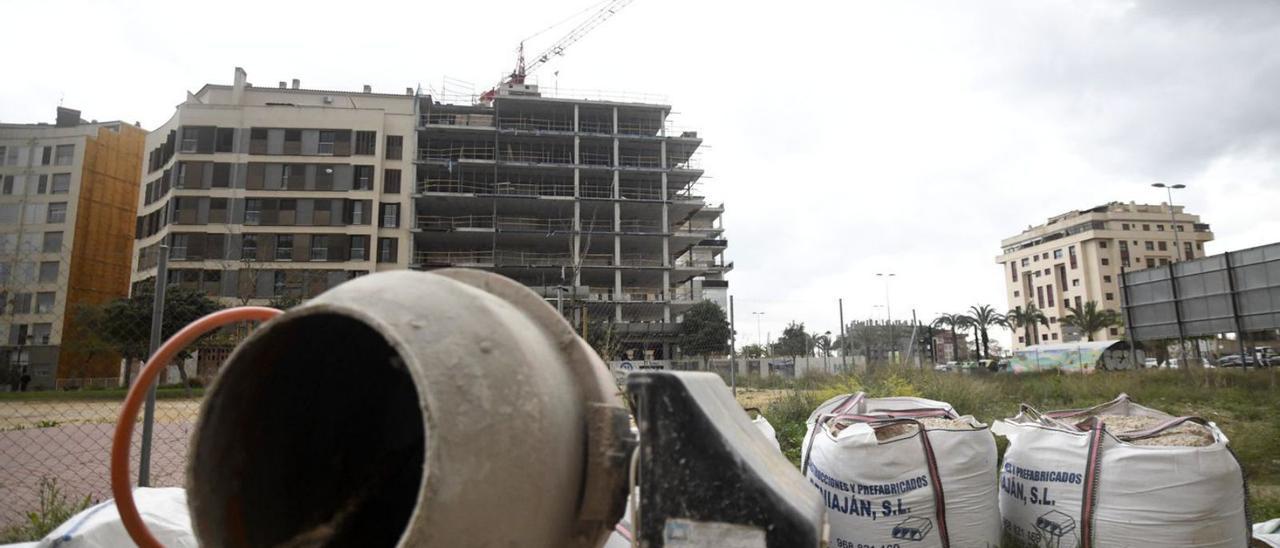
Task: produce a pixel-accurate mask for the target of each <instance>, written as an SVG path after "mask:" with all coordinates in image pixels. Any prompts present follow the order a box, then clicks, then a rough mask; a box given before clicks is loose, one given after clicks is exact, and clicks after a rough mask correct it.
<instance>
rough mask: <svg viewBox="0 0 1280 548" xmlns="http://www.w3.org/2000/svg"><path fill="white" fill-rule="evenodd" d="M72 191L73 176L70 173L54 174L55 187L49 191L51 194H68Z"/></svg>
mask: <svg viewBox="0 0 1280 548" xmlns="http://www.w3.org/2000/svg"><path fill="white" fill-rule="evenodd" d="M70 191H71V174H70V173H54V174H53V187H52V188H50V189H49V193H50V194H66V193H68V192H70Z"/></svg>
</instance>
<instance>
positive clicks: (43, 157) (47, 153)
mask: <svg viewBox="0 0 1280 548" xmlns="http://www.w3.org/2000/svg"><path fill="white" fill-rule="evenodd" d="M52 161H53V147H44V150H43V151H42V152H41V154H40V165H42V166H47V165H49V162H52Z"/></svg>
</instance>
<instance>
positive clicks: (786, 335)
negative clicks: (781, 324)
mask: <svg viewBox="0 0 1280 548" xmlns="http://www.w3.org/2000/svg"><path fill="white" fill-rule="evenodd" d="M812 351H813V338H812V337H810V336H809V334H808V333H806V332H805V331H804V324H803V323H797V322H791V323H789V324H787V328H786V329H783V330H782V336H781V337H778V340H777V341H775V342H774V343H773V353H774V355H777V356H791V357H792V358H794V357H796V356H808V355H809V353H810V352H812Z"/></svg>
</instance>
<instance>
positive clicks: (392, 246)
mask: <svg viewBox="0 0 1280 548" xmlns="http://www.w3.org/2000/svg"><path fill="white" fill-rule="evenodd" d="M396 243H397V242H396V239H395V238H378V262H380V263H394V262H396V260H397V259H396V253H397V251H399V250H398V249H396V247H397V245H396Z"/></svg>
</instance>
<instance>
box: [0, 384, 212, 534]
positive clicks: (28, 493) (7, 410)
mask: <svg viewBox="0 0 1280 548" xmlns="http://www.w3.org/2000/svg"><path fill="white" fill-rule="evenodd" d="M158 403H159V405H157V418H158V420H157V423H156V428H155V436H154V438H153V458H152V461H151V470H152V472H151V483H152V485H155V486H180V485H182V482H183V478H184V476H185V474H186V454H187V446H188V444H189V440H190V437H191V432H192V430H193V428H194V424H195V410H196V408H197V406H198V405H199V404H198V402H196V401H191V400H174V401H165V400H162V401H160V402H158ZM118 410H119V402H114V401H111V402H83V401H74V402H2V403H0V528H2V527H5V526H8V525H13V524H15V523H18V522H20V521H23V520H24V519H25V518H24V516H25V513H26V512H28V511H33V510H36V509H37V508H39V505H40V490H39V484H40V479H41V478H44V477H47V478H54V479H57V481H58V486H59V487H60V488H61V489H62V491H63V492H64V493H66V494H67V495H68V496H69V498H83V497H85V496H89V497H91V498H92V499H93V500H94V501H98V500H104V499H107V498H110V496H111V494H110V493H111V484H110V473H109V470H110V463H109V460H110V451H111V435H112V433H113V431H114V428H115V414H116V413H117V412H118ZM42 421H44V422H42ZM49 421H56V425H55V424H54V423H53V422H49ZM42 423H43V424H44V425H45V427H44V428H40V427H38V426H37V425H38V424H42ZM15 428H19V429H15ZM140 430H141V428H140V427H139V428H136V429H135V432H134V441H133V449H132V455H133V456H134V465H133V474H134V477H135V478H136V477H137V455H138V451H139V441H138V440H139V437H140V433H139V432H140Z"/></svg>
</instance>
